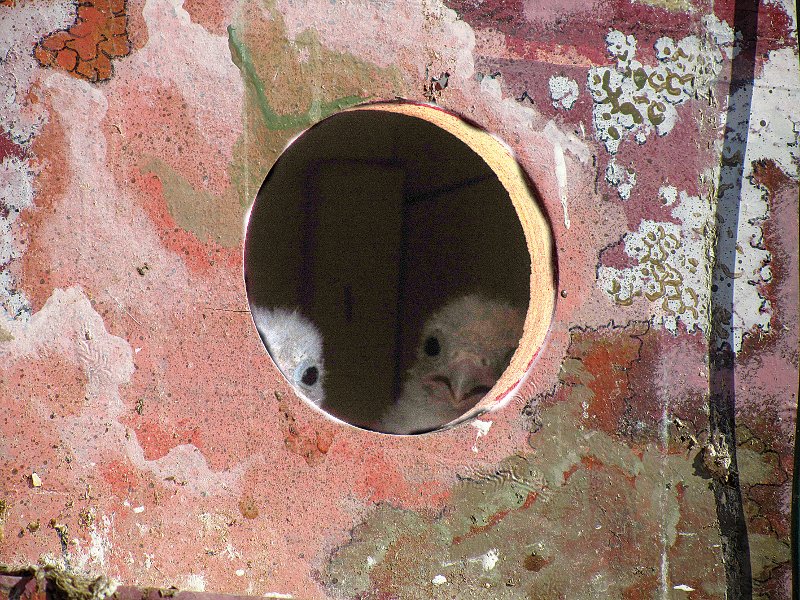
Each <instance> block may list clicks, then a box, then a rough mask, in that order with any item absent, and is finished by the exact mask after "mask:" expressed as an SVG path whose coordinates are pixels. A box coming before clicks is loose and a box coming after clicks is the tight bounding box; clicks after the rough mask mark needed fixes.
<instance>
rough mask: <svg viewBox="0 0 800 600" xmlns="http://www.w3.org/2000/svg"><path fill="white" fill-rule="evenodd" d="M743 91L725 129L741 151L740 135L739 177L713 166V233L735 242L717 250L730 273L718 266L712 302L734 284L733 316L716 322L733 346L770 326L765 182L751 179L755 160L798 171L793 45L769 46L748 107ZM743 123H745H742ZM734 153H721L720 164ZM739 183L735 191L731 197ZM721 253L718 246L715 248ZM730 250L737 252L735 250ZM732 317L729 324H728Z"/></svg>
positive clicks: (798, 72) (799, 119)
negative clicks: (716, 205)
mask: <svg viewBox="0 0 800 600" xmlns="http://www.w3.org/2000/svg"><path fill="white" fill-rule="evenodd" d="M747 92H748V90H746V89H741V90H739V91H738V92H737V94H736V96H734V97H733V98H731V99H730V100H729V102H728V105H729V107H730V108H729V111H728V123H727V125H728V127H729V133H728V135H730V136H734V138H733V142H732V144H731V147H732V148H734V149H735V151H736V152H739V151H740V149H741V142H739V141H737V140H746V143H747V147H746V149H745V157H744V171H743V174H742V178H741V180H740V181H737V177H738V175H739V173H738V170H737V169H733V168H723V169H722V170H721V171H720V170H717V171H716V173H715V177H716V178H717V179H718V180H719V182H720V183H719V189H720V190H721V200H720V202H721V208H720V215H719V223H718V226H717V227H718V232H717V233H718V235H719V236H729V238H726V239H730V238H733V237H735V239H736V240H737V244H736V245H735V247H734V246H733V245H732V244H729V245H728V246H729V248H730V249H729V250H728V252H729V255H728V256H718V257H717V258H718V260H719V261H720V263H721V264H725V265H727V266H728V267H729V268H730V265H735V268H734V270H733V273H730V275H732V277H731V276H730V275H729V274H728V273H725V272H724V271H723V270H721V269H718V270H717V271H716V272H715V277H714V281H713V284H714V285H715V286H716V292H715V296H717V298H716V300H717V301H716V304H718V305H721V306H725V304H726V303H729V300H727V299H726V297H725V296H726V295H728V294H729V292H728V289H729V286H730V285H733V299H734V302H733V315H732V316H731V315H722V316H723V318H722V319H721V320H720V321H719V322H716V321H715V335H716V336H717V339H718V343H723V342H727V343H728V344H730V346H731V347H732V348H733V349H734V350H735V351H737V352H738V351H739V350H741V347H742V342H743V339H744V336H745V335H748V334H749V335H752V334H759V335H760V334H763V333H767V332H769V331H770V327H771V323H770V322H771V318H772V306H771V304H770V302H769V300H768V299H767V297H766V296H765V295H764V294H763V293H762V291H761V290H760V289H759V288H760V287H761V286H762V285H763V284H765V283H767V282H769V281H770V280H771V279H772V273H771V270H770V268H769V264H770V262H771V259H772V257H771V255H770V252H769V250H768V249H767V248H766V247H765V245H764V239H763V230H762V223H763V222H764V221H765V220H766V219H767V217H768V216H769V204H768V202H767V199H768V198H767V193H768V192H767V189H766V188H764V187H762V186H760V185H758V184H756V183H755V181H754V178H753V165H754V164H758V163H759V162H761V161H772V162H773V163H774V164H775V165H776V166H777V167H778V168H780V169H781V170H782V171H783V172H784V173H785V174H786V175H787V176H788V177H790V178H791V179H792V180H794V181H797V180H798V178H800V172H799V170H800V167H799V166H798V165H800V150H799V149H798V148H799V147H800V136H799V135H798V134H799V133H800V112H798V110H797V109H796V108H789V107H796V106H797V103H796V98H797V95H798V94H800V65H799V64H798V60H797V51H796V49H794V48H782V49H780V50H773V51H772V52H770V53H769V58H768V60H767V61H765V62H764V65H763V69H762V71H761V74H760V76H759V77H758V78H757V79H756V81H755V85H754V87H753V90H752V94H753V95H752V102H751V104H750V111H749V112H747V111H745V110H744V109H743V107H745V106H746V102H743V100H742V99H741V98H740V96H741V95H744V94H746V93H747ZM748 122H749V129H748V127H747V124H748ZM731 160H733V157H725V156H723V160H722V163H723V164H726V161H728V162H730V161H731ZM740 186H741V195H740V196H739V197H738V198H731V197H729V194H736V193H737V191H738V190H739V188H740ZM734 207H738V210H739V215H738V227H737V231H735V232H734V231H732V230H731V225H730V224H731V223H734V222H736V215H735V214H733V213H732V212H730V209H731V208H734ZM718 253H719V250H718ZM734 253H735V254H734ZM731 321H732V327H731Z"/></svg>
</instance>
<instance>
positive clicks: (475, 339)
mask: <svg viewBox="0 0 800 600" xmlns="http://www.w3.org/2000/svg"><path fill="white" fill-rule="evenodd" d="M524 322H525V313H524V312H522V311H520V310H519V309H517V308H514V307H513V306H511V305H509V304H507V303H506V302H501V301H497V300H490V299H488V298H485V297H483V296H480V295H469V296H464V297H461V298H458V299H457V300H454V301H451V302H449V303H448V304H446V305H445V306H444V307H443V308H441V309H440V310H439V311H438V312H436V313H434V314H433V315H432V316H431V317H430V318H429V319H428V321H427V322H426V323H425V326H424V327H423V330H422V336H421V340H420V344H419V348H418V350H417V359H416V362H415V363H414V365H413V366H412V367H411V368H410V369H409V370H408V372H407V374H406V380H405V382H404V384H403V388H402V391H401V393H400V397H399V398H398V400H397V402H396V403H395V404H394V405H392V406H390V407H389V408H388V409H387V410H386V411H385V412H384V414H383V416H382V419H381V424H380V426H378V427H377V429H378V430H379V431H384V432H386V433H422V432H425V431H430V430H432V429H436V428H437V427H440V426H442V425H444V424H445V423H448V422H450V421H452V420H453V419H456V418H458V417H460V416H461V415H463V414H464V413H465V412H467V411H468V410H469V409H470V408H472V407H473V406H475V404H477V403H478V402H479V401H480V400H481V399H482V398H483V397H484V396H485V395H486V394H487V393H488V392H489V390H490V389H491V388H492V387H493V386H494V384H495V383H496V382H497V380H498V379H499V378H500V376H501V375H502V374H503V371H504V370H505V369H506V367H507V366H508V364H509V362H510V361H511V357H512V355H513V354H514V351H515V350H516V349H517V346H518V345H519V340H520V338H521V337H522V328H523V324H524Z"/></svg>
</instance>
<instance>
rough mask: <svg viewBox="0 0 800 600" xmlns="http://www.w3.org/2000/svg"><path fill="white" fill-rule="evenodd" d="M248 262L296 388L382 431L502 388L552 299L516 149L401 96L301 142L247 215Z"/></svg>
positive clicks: (535, 212) (276, 356)
mask: <svg viewBox="0 0 800 600" xmlns="http://www.w3.org/2000/svg"><path fill="white" fill-rule="evenodd" d="M244 268H245V282H246V287H247V295H248V299H249V302H250V307H251V312H252V315H253V319H254V322H255V324H256V326H257V328H258V331H259V333H260V334H261V338H262V340H263V341H264V344H265V346H266V348H267V350H268V352H269V354H270V356H271V357H272V359H273V361H274V362H275V364H276V365H277V366H278V368H279V369H280V371H281V373H282V374H283V376H284V377H285V378H286V379H287V380H288V381H289V383H290V384H291V385H292V387H293V388H294V389H295V391H296V392H297V393H298V395H300V396H301V397H303V398H305V399H306V400H307V401H310V402H312V403H314V404H315V405H317V406H319V407H320V408H321V409H322V410H324V411H326V412H327V413H328V414H330V415H332V416H333V417H335V418H338V419H341V420H342V421H345V422H347V423H350V424H352V425H356V426H358V427H362V428H367V429H372V430H376V431H382V432H387V433H401V434H405V433H423V432H427V431H432V430H436V429H439V428H442V427H445V426H447V425H452V424H454V423H456V422H460V421H461V420H464V419H467V418H470V417H472V416H474V415H476V414H479V413H480V412H483V411H485V410H488V409H490V408H493V407H495V406H497V405H498V404H499V403H500V402H502V400H503V399H504V398H507V397H509V395H510V394H511V393H512V392H513V390H514V389H515V388H516V387H517V386H518V385H519V384H520V383H521V381H522V380H523V378H524V376H525V374H526V372H527V370H528V369H529V368H530V366H531V363H532V360H533V357H534V356H535V354H536V351H537V350H538V348H539V347H540V345H541V343H542V341H543V339H544V336H545V334H546V332H547V328H548V326H549V323H550V318H551V315H552V310H553V305H554V298H555V277H554V266H553V256H552V241H551V234H550V229H549V226H548V224H547V222H546V220H545V218H544V216H543V214H542V212H541V210H540V208H539V206H538V204H537V202H536V200H535V197H534V194H533V191H532V190H531V189H530V187H529V186H528V184H527V182H526V179H525V176H524V174H523V172H522V171H521V169H520V167H519V166H518V164H517V162H516V161H515V160H514V158H513V157H512V156H511V154H510V152H509V151H508V150H507V149H506V148H505V147H504V146H503V144H501V143H500V142H499V141H498V140H497V139H495V138H494V137H492V136H491V135H489V134H488V133H486V132H484V131H482V130H480V129H478V128H476V127H474V126H472V125H470V124H468V123H466V122H465V121H463V120H462V119H460V118H458V117H457V116H455V115H453V114H450V113H448V112H446V111H443V110H440V109H438V108H434V107H431V106H426V105H419V104H413V103H378V104H369V105H364V106H360V107H356V108H353V109H350V110H347V111H344V112H341V113H338V114H336V115H333V116H331V117H328V118H327V119H325V120H323V121H321V122H319V123H317V124H316V125H314V126H313V127H311V128H310V129H308V130H307V131H305V132H304V133H303V134H302V135H300V136H299V137H297V138H296V139H295V140H294V142H292V143H291V144H290V145H289V146H288V148H287V149H286V150H285V151H284V153H283V154H282V155H281V156H280V158H279V159H278V161H277V162H276V163H275V165H274V166H273V168H272V169H271V171H270V172H269V174H268V176H267V178H266V179H265V181H264V184H263V185H262V187H261V189H260V190H259V193H258V196H257V198H256V201H255V203H254V205H253V207H252V209H251V212H250V216H249V220H248V223H247V232H246V238H245V256H244Z"/></svg>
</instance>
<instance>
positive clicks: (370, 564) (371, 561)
mask: <svg viewBox="0 0 800 600" xmlns="http://www.w3.org/2000/svg"><path fill="white" fill-rule="evenodd" d="M376 564H377V561H376V560H375V559H374V558H373V557H372V556H368V557H367V566H368V567H369V568H370V569H371V568H372V567H374V566H375V565H376Z"/></svg>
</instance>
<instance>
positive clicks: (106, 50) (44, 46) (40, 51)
mask: <svg viewBox="0 0 800 600" xmlns="http://www.w3.org/2000/svg"><path fill="white" fill-rule="evenodd" d="M129 53H130V42H129V41H128V25H127V15H126V6H125V0H88V1H86V2H83V3H81V4H79V5H78V13H77V16H76V17H75V22H74V23H73V24H72V26H71V27H70V28H69V29H66V30H60V31H56V32H53V33H51V34H50V35H48V36H47V37H45V38H42V39H41V40H40V41H39V43H38V44H37V45H36V48H35V49H34V51H33V55H34V56H35V57H36V60H38V61H39V63H40V64H41V65H42V66H44V67H52V68H56V69H60V70H62V71H66V72H67V73H69V74H70V75H72V76H73V77H79V78H81V79H86V80H88V81H92V82H96V81H107V80H108V79H111V76H112V75H113V74H114V67H113V65H112V64H111V59H112V58H122V57H123V56H127V55H128V54H129Z"/></svg>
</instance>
